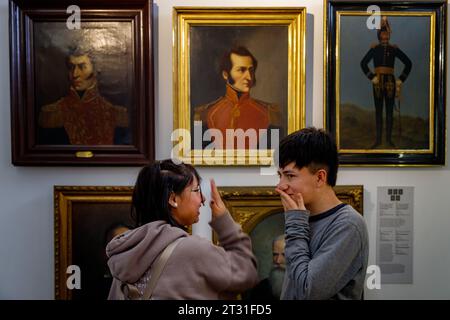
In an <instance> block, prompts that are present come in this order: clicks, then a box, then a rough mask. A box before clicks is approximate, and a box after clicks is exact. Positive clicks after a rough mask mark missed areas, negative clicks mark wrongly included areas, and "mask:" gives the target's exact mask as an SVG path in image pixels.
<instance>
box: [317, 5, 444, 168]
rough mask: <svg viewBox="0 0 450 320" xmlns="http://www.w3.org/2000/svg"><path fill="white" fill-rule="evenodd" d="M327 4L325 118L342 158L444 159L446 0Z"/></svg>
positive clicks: (367, 161) (402, 162)
mask: <svg viewBox="0 0 450 320" xmlns="http://www.w3.org/2000/svg"><path fill="white" fill-rule="evenodd" d="M325 5H326V8H325V9H326V18H325V29H324V31H325V48H324V49H325V53H324V55H325V59H324V60H325V70H324V73H325V87H324V90H325V95H324V96H325V101H324V102H325V103H324V108H325V110H324V122H325V123H324V125H325V128H326V129H327V130H328V131H329V132H330V133H331V134H332V135H333V136H334V137H335V139H336V143H337V146H338V151H339V157H340V163H341V164H343V165H361V166H364V165H366V166H433V165H444V164H445V147H446V132H445V130H446V129H445V114H446V93H445V92H446V57H447V56H446V55H447V53H446V42H447V2H446V1H346V0H326V2H325Z"/></svg>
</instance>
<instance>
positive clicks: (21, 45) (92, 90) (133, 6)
mask: <svg viewBox="0 0 450 320" xmlns="http://www.w3.org/2000/svg"><path fill="white" fill-rule="evenodd" d="M9 17H10V24H9V27H10V71H11V117H12V121H11V123H12V163H13V164H14V165H18V166H22V165H23V166H44V165H143V164H146V163H148V162H150V161H151V160H153V159H154V141H153V140H154V124H153V122H154V120H153V118H154V104H153V65H152V63H153V62H152V61H153V59H152V52H153V47H152V32H153V26H152V1H151V0H131V1H125V0H118V1H112V2H108V1H103V0H93V1H87V0H80V1H75V2H74V1H65V0H63V1H61V0H48V1H40V2H39V3H38V2H37V1H31V0H10V2H9Z"/></svg>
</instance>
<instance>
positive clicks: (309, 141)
mask: <svg viewBox="0 0 450 320" xmlns="http://www.w3.org/2000/svg"><path fill="white" fill-rule="evenodd" d="M279 149H280V150H279V152H280V153H279V154H280V156H279V159H280V164H279V166H280V168H284V167H285V166H287V165H288V164H289V163H291V162H295V166H296V167H297V168H299V169H301V168H303V167H307V168H308V169H309V171H310V172H311V173H316V172H317V171H318V170H319V169H325V170H326V171H327V183H328V185H330V186H332V187H334V186H335V185H336V179H337V172H338V166H339V160H338V152H337V147H336V143H335V142H334V140H333V138H332V137H331V136H330V135H329V134H328V133H326V132H325V131H324V130H322V129H316V128H314V127H309V128H304V129H302V130H299V131H296V132H293V133H291V134H290V135H288V136H287V137H285V138H284V139H283V140H281V142H280V148H279Z"/></svg>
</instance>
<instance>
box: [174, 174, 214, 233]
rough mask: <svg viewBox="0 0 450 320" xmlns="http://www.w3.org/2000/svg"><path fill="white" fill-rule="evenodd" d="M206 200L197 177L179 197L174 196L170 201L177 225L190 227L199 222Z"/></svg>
mask: <svg viewBox="0 0 450 320" xmlns="http://www.w3.org/2000/svg"><path fill="white" fill-rule="evenodd" d="M204 201H205V198H204V197H203V194H202V190H201V189H200V185H199V183H198V180H197V178H196V177H194V179H193V180H192V183H191V184H189V185H188V186H187V187H186V188H184V190H183V192H182V193H181V194H179V195H175V194H173V195H172V196H171V197H170V199H169V204H170V205H171V207H172V210H171V212H172V216H173V218H174V219H175V221H176V222H177V223H179V224H180V225H183V226H190V225H192V224H194V223H197V222H198V221H199V217H200V207H201V206H202V204H203V202H204Z"/></svg>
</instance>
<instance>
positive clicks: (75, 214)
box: [54, 186, 192, 300]
mask: <svg viewBox="0 0 450 320" xmlns="http://www.w3.org/2000/svg"><path fill="white" fill-rule="evenodd" d="M132 194H133V187H130V186H55V187H54V210H55V211H54V219H55V222H54V223H55V229H54V232H55V233H54V236H55V238H54V241H55V299H57V300H105V299H106V298H107V296H108V293H109V289H110V286H111V282H112V277H111V275H110V273H109V268H108V266H107V264H106V263H107V257H106V253H105V248H106V245H107V243H108V242H109V241H110V240H111V239H112V238H113V237H114V236H115V235H117V234H119V233H122V232H124V231H126V230H127V229H132V228H133V227H134V221H133V219H132V217H131V199H132ZM188 232H189V233H192V229H191V228H189V229H188ZM69 266H76V267H78V268H79V271H80V280H81V282H80V283H81V288H79V289H77V288H76V287H75V288H72V289H69V288H68V285H67V283H68V282H69V283H72V284H73V282H72V281H71V279H70V278H69V277H71V276H72V275H74V273H73V272H74V271H73V270H74V269H68V267H69ZM71 272H72V273H71Z"/></svg>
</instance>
